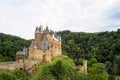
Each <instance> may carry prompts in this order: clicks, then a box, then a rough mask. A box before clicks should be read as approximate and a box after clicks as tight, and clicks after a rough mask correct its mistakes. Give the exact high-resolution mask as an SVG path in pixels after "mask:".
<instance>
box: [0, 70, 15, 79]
mask: <svg viewBox="0 0 120 80" xmlns="http://www.w3.org/2000/svg"><path fill="white" fill-rule="evenodd" d="M16 79H17V78H16V76H15V75H13V74H11V72H6V71H1V72H0V80H16Z"/></svg>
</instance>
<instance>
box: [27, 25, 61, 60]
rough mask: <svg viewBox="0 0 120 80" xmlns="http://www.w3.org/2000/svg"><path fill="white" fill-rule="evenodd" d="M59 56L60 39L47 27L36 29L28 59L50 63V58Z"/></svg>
mask: <svg viewBox="0 0 120 80" xmlns="http://www.w3.org/2000/svg"><path fill="white" fill-rule="evenodd" d="M59 55H61V37H60V36H59V35H57V34H56V33H55V32H53V31H52V30H50V29H49V28H48V26H47V27H46V28H45V29H43V26H42V25H41V26H39V27H36V30H35V38H34V40H33V41H32V43H31V45H30V47H29V54H28V57H29V59H39V60H41V61H46V62H50V61H51V58H53V57H55V56H59Z"/></svg>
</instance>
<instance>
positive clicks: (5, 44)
mask: <svg viewBox="0 0 120 80" xmlns="http://www.w3.org/2000/svg"><path fill="white" fill-rule="evenodd" d="M57 33H58V34H60V35H61V37H62V53H63V54H64V55H66V56H68V57H70V58H71V59H73V61H74V63H75V65H76V66H79V65H82V61H83V60H84V59H86V60H88V76H89V77H90V79H91V80H98V78H99V79H100V80H115V77H116V76H118V75H120V29H118V30H117V31H105V32H96V33H86V32H71V31H69V30H65V31H59V32H57ZM30 43H31V40H25V39H22V38H20V37H17V36H13V35H7V34H3V33H0V62H5V61H13V60H15V54H16V52H17V51H21V50H22V49H23V47H24V46H26V47H28V46H29V45H30ZM89 73H90V74H89ZM103 75H104V76H103ZM83 80H87V79H83Z"/></svg>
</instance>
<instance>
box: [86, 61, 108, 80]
mask: <svg viewBox="0 0 120 80" xmlns="http://www.w3.org/2000/svg"><path fill="white" fill-rule="evenodd" d="M88 74H89V76H90V79H91V80H108V78H109V75H108V73H107V72H106V70H105V66H104V64H102V63H95V64H93V65H92V66H91V67H89V68H88Z"/></svg>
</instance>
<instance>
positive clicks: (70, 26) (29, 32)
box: [0, 0, 120, 39]
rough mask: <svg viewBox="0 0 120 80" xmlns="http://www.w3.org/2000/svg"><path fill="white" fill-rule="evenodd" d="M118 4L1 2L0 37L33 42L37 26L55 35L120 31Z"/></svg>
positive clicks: (92, 0)
mask: <svg viewBox="0 0 120 80" xmlns="http://www.w3.org/2000/svg"><path fill="white" fill-rule="evenodd" d="M119 4H120V0H0V33H5V34H11V35H16V36H20V37H22V38H25V39H33V38H34V31H35V28H36V26H40V25H43V26H44V28H45V27H46V26H48V27H49V28H50V29H52V30H54V31H62V30H70V31H74V32H101V31H112V30H117V29H118V28H120V5H119Z"/></svg>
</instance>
